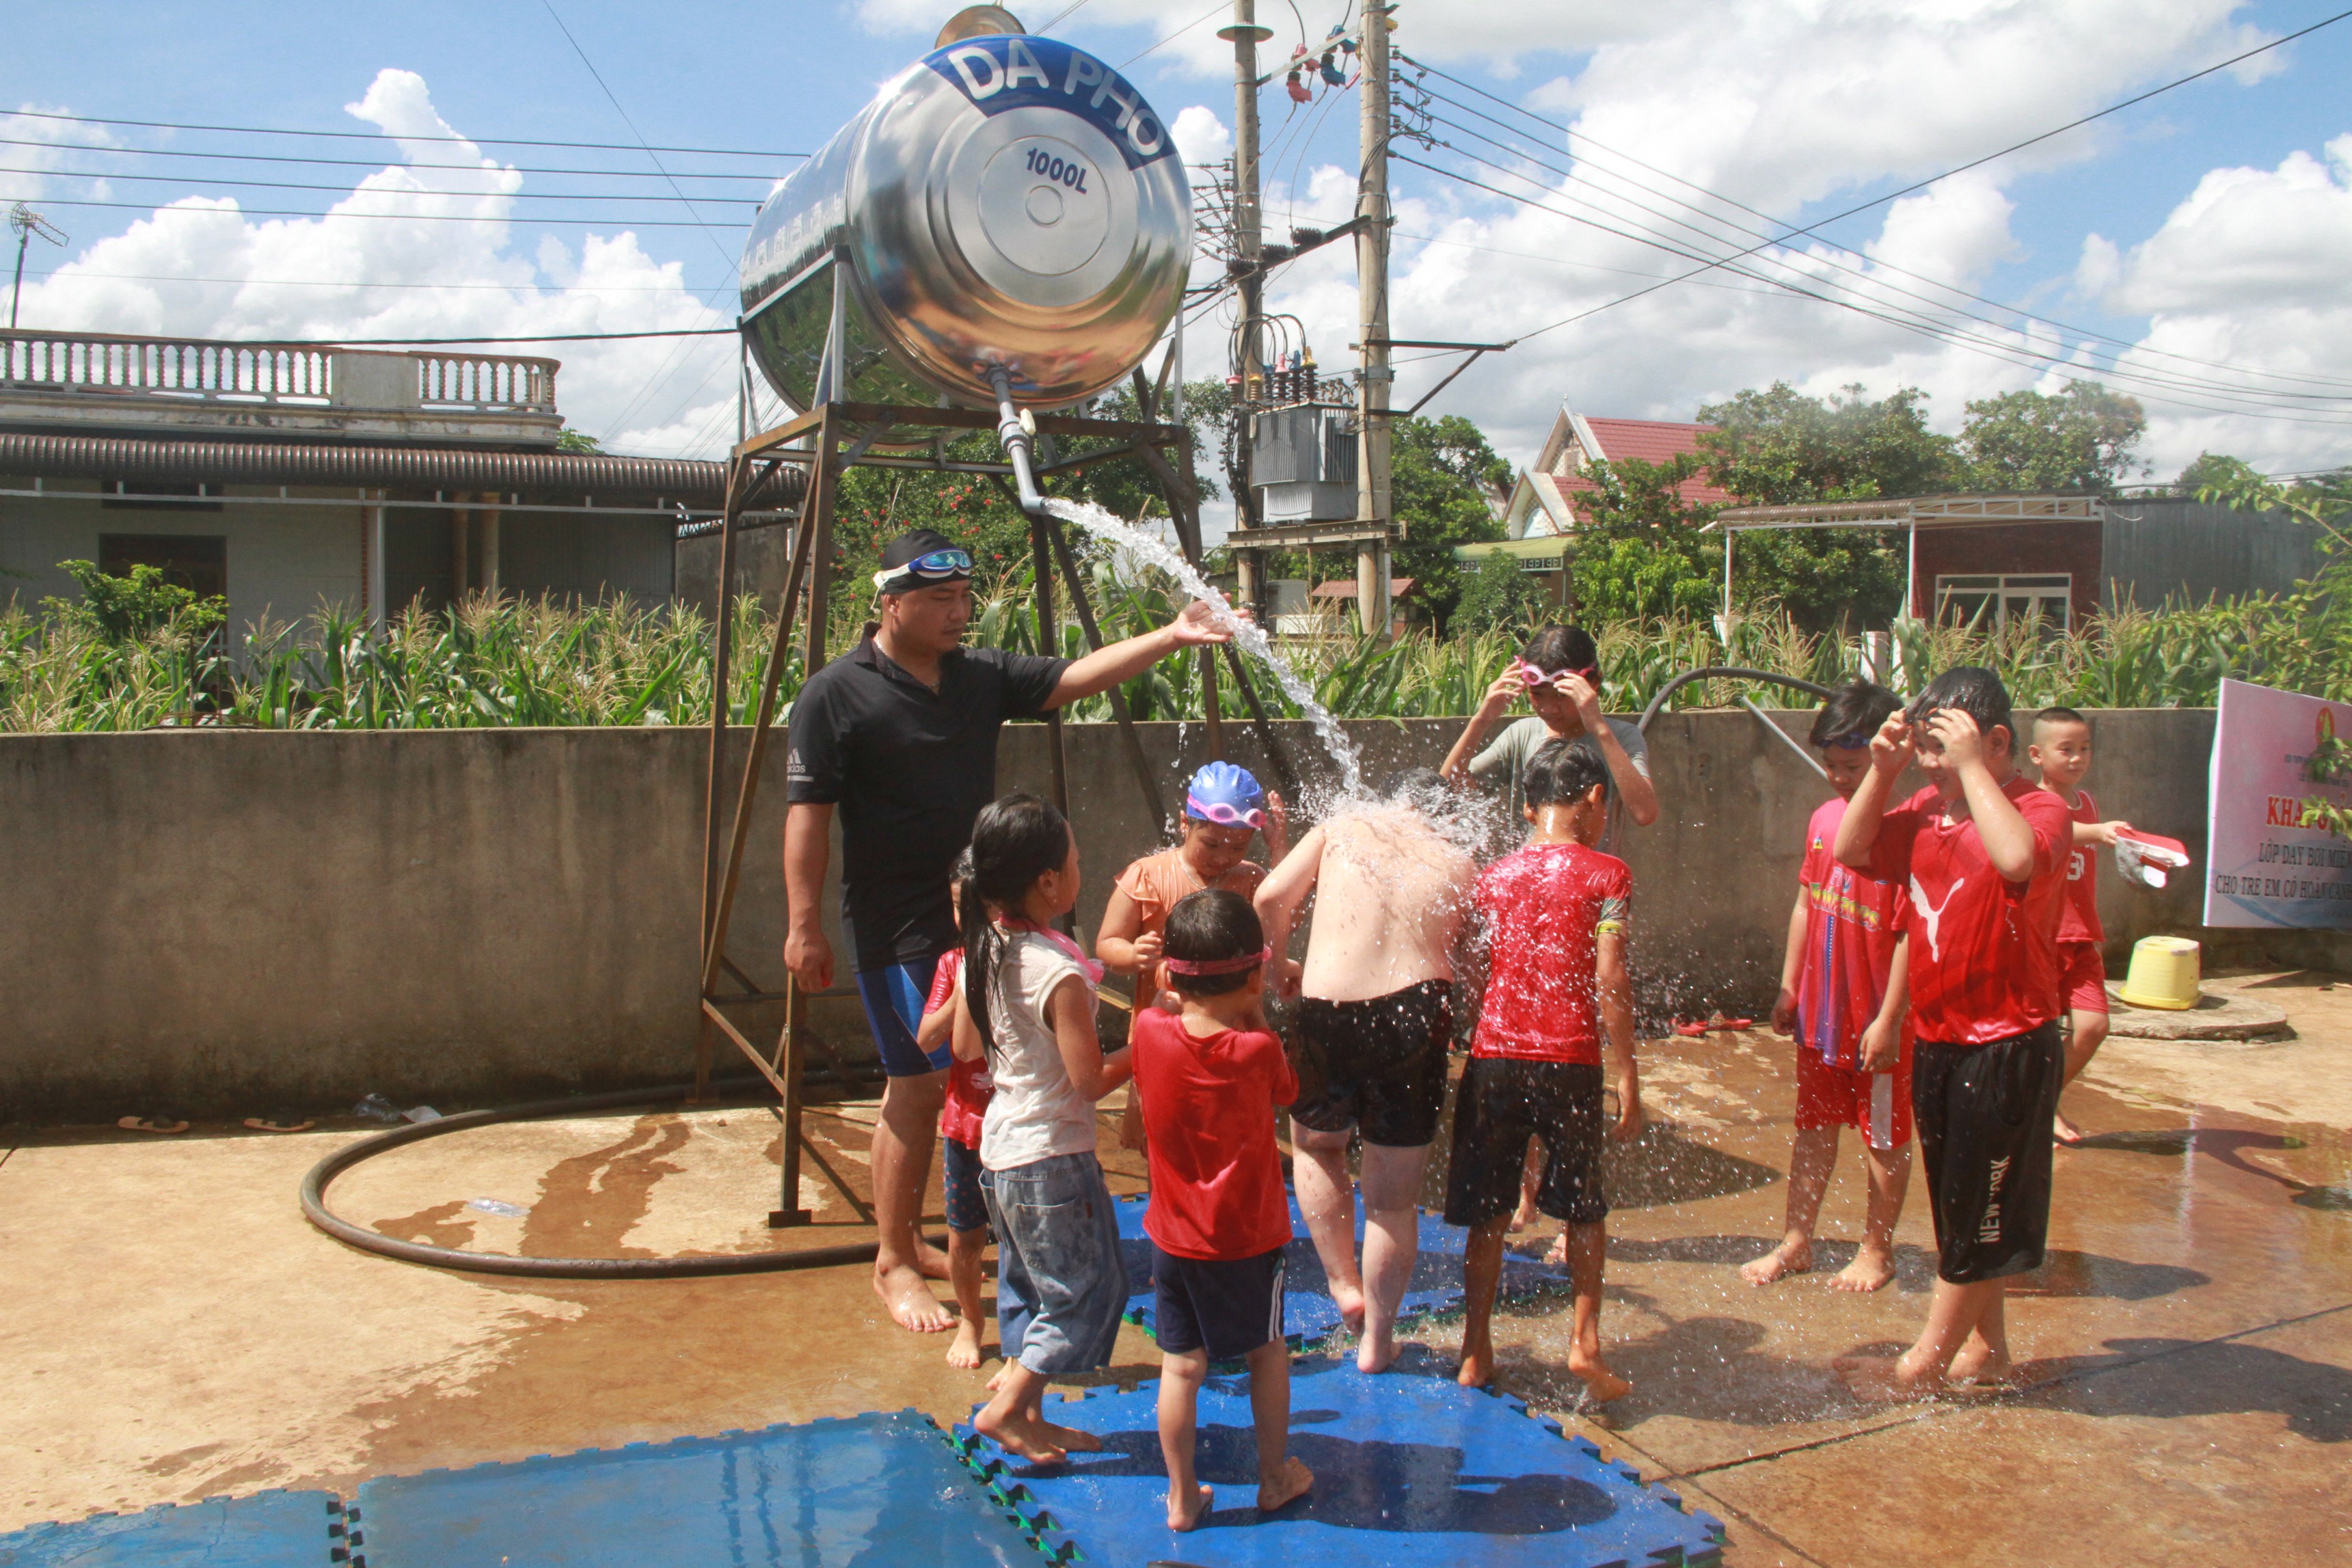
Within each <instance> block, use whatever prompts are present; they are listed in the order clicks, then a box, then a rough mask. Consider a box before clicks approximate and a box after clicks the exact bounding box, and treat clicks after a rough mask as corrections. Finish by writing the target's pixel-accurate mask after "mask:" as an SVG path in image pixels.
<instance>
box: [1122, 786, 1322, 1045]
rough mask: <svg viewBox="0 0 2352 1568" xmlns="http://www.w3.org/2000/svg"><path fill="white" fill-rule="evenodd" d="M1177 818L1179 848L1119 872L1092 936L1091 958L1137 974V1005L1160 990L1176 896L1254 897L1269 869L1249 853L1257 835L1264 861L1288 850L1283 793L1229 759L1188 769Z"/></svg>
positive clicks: (1275, 859) (1274, 859)
mask: <svg viewBox="0 0 2352 1568" xmlns="http://www.w3.org/2000/svg"><path fill="white" fill-rule="evenodd" d="M1179 821H1180V823H1181V828H1180V833H1181V837H1180V840H1179V842H1178V843H1177V845H1176V847H1174V848H1173V849H1162V850H1161V851H1160V852H1159V853H1158V854H1156V855H1146V856H1145V857H1144V858H1142V859H1140V860H1138V861H1137V862H1135V864H1133V865H1132V866H1129V868H1127V869H1126V870H1124V871H1122V872H1120V873H1119V877H1118V881H1117V882H1116V883H1115V884H1113V885H1112V888H1111V894H1110V903H1109V905H1108V907H1107V908H1105V909H1104V910H1103V918H1102V929H1101V935H1100V936H1098V937H1097V939H1096V941H1095V956H1096V957H1097V958H1099V959H1101V960H1102V961H1103V963H1104V964H1105V965H1106V966H1107V967H1108V969H1109V970H1110V972H1111V973H1114V974H1132V975H1134V976H1135V977H1136V985H1135V999H1136V1002H1137V1005H1139V1006H1150V1005H1151V1004H1152V1002H1153V1001H1154V1000H1156V999H1157V998H1158V996H1159V994H1160V932H1161V931H1163V930H1165V929H1166V927H1167V924H1168V911H1169V910H1172V909H1174V908H1175V907H1176V904H1177V901H1178V900H1181V899H1184V898H1186V897H1188V896H1190V895H1191V894H1193V893H1197V892H1199V891H1201V889H1203V888H1223V889H1228V890H1229V891H1232V892H1235V893H1239V894H1240V895H1241V896H1242V897H1243V898H1244V899H1246V898H1250V897H1252V896H1254V895H1255V893H1256V892H1257V885H1258V883H1260V882H1262V881H1264V880H1265V873H1266V867H1265V866H1261V865H1259V864H1258V863H1257V862H1255V861H1254V860H1251V859H1249V858H1247V857H1248V855H1249V848H1250V840H1251V839H1252V838H1253V837H1256V836H1257V835H1258V834H1259V833H1264V834H1265V847H1266V860H1267V862H1268V863H1269V864H1272V863H1275V862H1278V861H1279V860H1281V858H1282V857H1283V856H1284V854H1285V853H1286V852H1287V851H1288V849H1289V841H1288V837H1287V834H1286V831H1285V830H1286V826H1287V822H1286V817H1285V814H1284V808H1283V803H1282V797H1281V796H1280V795H1269V794H1267V793H1266V791H1265V790H1264V789H1263V788H1261V787H1260V786H1259V784H1258V782H1257V780H1256V779H1255V778H1253V777H1251V776H1250V772H1249V770H1248V769H1247V768H1241V767H1236V766H1234V764H1233V763H1208V764H1207V765H1206V766H1204V767H1202V769H1201V771H1200V772H1198V773H1194V774H1193V775H1192V782H1190V783H1189V784H1186V785H1185V786H1184V811H1183V815H1182V816H1181V817H1180V818H1179Z"/></svg>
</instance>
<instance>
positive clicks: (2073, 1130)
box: [2050, 1115, 2083, 1149]
mask: <svg viewBox="0 0 2352 1568" xmlns="http://www.w3.org/2000/svg"><path fill="white" fill-rule="evenodd" d="M2050 1136H2051V1137H2053V1138H2054V1139H2056V1140H2057V1141H2058V1142H2061V1143H2063V1144H2064V1145H2065V1146H2066V1147H2067V1148H2069V1149H2072V1148H2073V1147H2074V1145H2075V1144H2077V1143H2080V1142H2082V1141H2083V1130H2082V1129H2081V1128H2079V1127H2077V1126H2075V1125H2074V1123H2073V1122H2072V1121H2068V1120H2066V1118H2065V1117H2064V1116H2063V1115H2062V1116H2060V1117H2059V1118H2058V1119H2057V1120H2056V1121H2053V1122H2052V1123H2051V1124H2050Z"/></svg>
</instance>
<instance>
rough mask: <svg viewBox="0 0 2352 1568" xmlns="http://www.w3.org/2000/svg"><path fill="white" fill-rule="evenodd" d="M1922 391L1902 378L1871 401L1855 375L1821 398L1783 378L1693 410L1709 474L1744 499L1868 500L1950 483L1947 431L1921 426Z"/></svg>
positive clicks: (1955, 466) (1768, 502)
mask: <svg viewBox="0 0 2352 1568" xmlns="http://www.w3.org/2000/svg"><path fill="white" fill-rule="evenodd" d="M1926 404H1927V394H1926V393H1924V392H1922V391H1920V390H1919V389H1918V388H1917V387H1916V386H1906V387H1904V388H1903V389H1902V390H1900V391H1899V392H1895V393H1892V394H1890V395H1887V396H1885V397H1883V398H1880V399H1878V400H1877V401H1876V402H1872V401H1871V400H1869V399H1868V398H1865V397H1864V395H1863V389H1862V387H1861V386H1859V385H1853V386H1849V387H1847V388H1845V390H1844V391H1843V392H1842V393H1840V394H1839V395H1836V396H1833V397H1831V398H1829V399H1827V400H1823V399H1822V398H1818V397H1809V396H1807V395H1805V394H1803V393H1801V392H1799V391H1797V390H1796V389H1794V388H1793V387H1791V386H1790V385H1789V384H1788V383H1786V382H1779V381H1776V382H1774V383H1773V384H1772V385H1771V387H1770V388H1769V390H1767V391H1764V392H1757V391H1753V390H1750V391H1747V392H1742V393H1739V394H1738V395H1735V396H1733V397H1732V398H1730V399H1729V400H1728V401H1727V402H1723V403H1716V404H1710V405H1706V407H1703V408H1701V409H1700V410H1699V411H1698V417H1699V422H1700V423H1701V424H1704V425H1712V426H1716V428H1715V429H1713V430H1711V431H1708V432H1707V433H1706V434H1704V435H1702V436H1701V437H1699V450H1700V451H1701V452H1702V453H1703V454H1705V456H1706V467H1707V472H1708V476H1709V478H1711V479H1713V480H1714V482H1715V484H1716V485H1717V488H1719V489H1726V490H1728V491H1730V492H1731V493H1732V494H1733V495H1736V496H1738V498H1739V499H1740V500H1742V501H1743V502H1745V503H1747V504H1748V505H1750V506H1790V505H1794V504H1797V503H1799V502H1803V501H1832V500H1870V499H1872V498H1874V497H1876V496H1915V495H1926V494H1928V493H1930V492H1932V491H1935V490H1940V489H1951V488H1952V486H1953V484H1954V483H1955V481H1956V479H1957V478H1958V473H1959V469H1960V464H1959V460H1958V455H1957V453H1956V452H1955V451H1954V449H1953V442H1952V438H1951V437H1948V436H1938V435H1937V434H1936V433H1935V432H1934V431H1933V430H1930V429H1928V428H1927V409H1926Z"/></svg>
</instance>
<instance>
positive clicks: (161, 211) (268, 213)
mask: <svg viewBox="0 0 2352 1568" xmlns="http://www.w3.org/2000/svg"><path fill="white" fill-rule="evenodd" d="M407 194H410V193H406V192H398V191H385V192H373V191H355V192H353V193H352V195H407ZM41 205H43V206H45V207H98V208H103V209H106V210H110V211H114V212H139V213H152V214H153V215H154V216H157V217H162V216H163V215H165V214H166V213H194V214H197V215H199V216H206V217H307V218H322V219H323V218H344V217H350V218H369V219H378V220H387V221H390V222H394V223H544V224H566V225H572V226H588V227H605V228H615V227H617V228H699V229H704V230H708V229H709V227H710V225H709V224H708V223H703V222H700V221H698V220H696V219H693V218H682V217H681V218H659V217H649V218H633V217H535V216H488V217H486V216H476V215H473V214H470V213H362V212H310V211H307V210H297V209H293V208H280V207H182V206H162V207H159V206H152V205H149V204H147V203H145V202H93V201H83V200H80V199H79V198H77V197H69V196H45V197H43V198H42V199H41ZM743 227H746V228H748V227H750V225H749V224H745V225H743ZM730 265H732V262H731V260H730Z"/></svg>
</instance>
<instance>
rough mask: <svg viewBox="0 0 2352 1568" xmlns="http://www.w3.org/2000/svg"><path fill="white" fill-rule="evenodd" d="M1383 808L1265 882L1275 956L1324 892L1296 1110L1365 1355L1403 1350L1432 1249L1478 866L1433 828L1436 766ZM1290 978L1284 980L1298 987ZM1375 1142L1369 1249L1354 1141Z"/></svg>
mask: <svg viewBox="0 0 2352 1568" xmlns="http://www.w3.org/2000/svg"><path fill="white" fill-rule="evenodd" d="M1381 795H1382V804H1381V805H1379V806H1377V807H1375V808H1373V809H1372V810H1370V811H1365V812H1360V813H1351V814H1349V815H1347V816H1338V817H1334V818H1333V819H1331V820H1330V821H1328V822H1325V823H1323V824H1322V825H1320V826H1318V827H1317V828H1316V829H1315V830H1314V831H1313V832H1312V833H1309V834H1308V835H1307V837H1305V838H1303V839H1301V840H1300V841H1299V844H1298V847H1297V848H1296V849H1294V850H1292V851H1291V852H1290V855H1289V858H1286V859H1285V860H1284V861H1283V862H1282V864H1281V865H1279V866H1277V867H1276V868H1274V870H1273V872H1272V873H1270V874H1269V875H1268V876H1267V877H1266V879H1265V884H1264V885H1263V886H1262V887H1260V888H1259V889H1258V893H1257V900H1256V901H1257V912H1258V919H1259V920H1260V921H1262V922H1264V924H1265V934H1266V940H1267V942H1269V943H1271V944H1272V946H1273V949H1274V952H1276V953H1277V954H1279V953H1282V952H1285V951H1286V950H1287V947H1288V944H1289V941H1290V931H1291V927H1292V925H1293V923H1294V922H1295V921H1297V918H1298V911H1299V908H1300V906H1301V905H1303V904H1304V903H1305V902H1306V901H1307V895H1308V894H1309V893H1313V892H1317V891H1318V889H1319V890H1320V898H1319V900H1318V906H1317V910H1316V915H1315V921H1314V925H1313V928H1312V929H1311V930H1310V931H1309V932H1308V934H1307V965H1306V969H1305V972H1304V973H1302V974H1301V976H1300V977H1299V980H1298V981H1297V987H1298V989H1299V991H1300V992H1301V993H1302V999H1301V1000H1300V1002H1299V1005H1298V1014H1297V1037H1296V1038H1297V1057H1298V1066H1299V1078H1300V1085H1301V1092H1300V1094H1299V1098H1298V1101H1297V1104H1296V1105H1294V1106H1293V1107H1292V1108H1291V1112H1290V1120H1291V1147H1292V1148H1293V1149H1294V1150H1295V1151H1296V1152H1297V1154H1298V1155H1299V1156H1300V1157H1299V1158H1298V1159H1297V1160H1296V1161H1295V1162H1294V1163H1293V1164H1292V1168H1291V1169H1292V1175H1293V1178H1294V1179H1295V1181H1296V1182H1297V1187H1298V1207H1299V1210H1300V1212H1301V1213H1302V1214H1304V1215H1306V1218H1307V1233H1308V1234H1309V1235H1310V1236H1312V1237H1314V1238H1315V1250H1316V1252H1317V1253H1318V1254H1319V1255H1320V1256H1321V1258H1322V1259H1323V1271H1324V1275H1325V1277H1326V1278H1327V1279H1328V1280H1329V1281H1330V1286H1331V1299H1332V1300H1334V1301H1335V1302H1337V1303H1338V1305H1339V1312H1340V1315H1341V1317H1343V1318H1344V1319H1345V1320H1346V1321H1347V1323H1348V1327H1349V1329H1350V1330H1352V1331H1359V1332H1360V1333H1361V1335H1362V1336H1363V1337H1362V1340H1361V1342H1360V1344H1359V1345H1358V1347H1357V1350H1356V1364H1357V1366H1358V1367H1360V1368H1361V1369H1362V1370H1363V1371H1365V1372H1383V1371H1386V1370H1387V1368H1388V1367H1389V1365H1390V1364H1391V1363H1393V1362H1394V1361H1395V1360H1396V1357H1397V1344H1396V1315H1397V1309H1398V1308H1399V1307H1400V1306H1401V1305H1402V1303H1403V1300H1404V1290H1405V1285H1406V1282H1407V1281H1408V1280H1410V1279H1412V1266H1413V1260H1414V1258H1415V1256H1416V1254H1417V1253H1418V1251H1419V1249H1420V1231H1421V1215H1420V1209H1419V1206H1418V1204H1417V1199H1418V1198H1419V1196H1420V1193H1421V1173H1422V1166H1423V1163H1426V1162H1427V1160H1428V1158H1429V1145H1430V1142H1431V1141H1432V1140H1433V1139H1434V1138H1435V1137H1436V1136H1437V1121H1438V1117H1439V1115H1440V1113H1441V1112H1442V1111H1443V1110H1444V1103H1445V1053H1446V1048H1447V1045H1448V1043H1449V1042H1450V1041H1451V1040H1452V1038H1453V1035H1454V1016H1453V991H1454V957H1453V952H1454V941H1455V939H1456V937H1458V936H1459V935H1460V933H1461V931H1462V929H1463V924H1464V921H1465V918H1466V916H1467V913H1468V910H1469V898H1470V885H1471V881H1472V879H1473V876H1474V874H1475V867H1474V866H1473V864H1472V862H1471V859H1470V857H1469V856H1468V855H1466V854H1465V853H1464V852H1463V851H1462V850H1460V849H1458V848H1456V847H1454V845H1453V844H1452V843H1451V842H1449V841H1448V840H1447V839H1446V837H1444V835H1443V834H1441V833H1439V832H1438V831H1437V829H1436V828H1435V827H1434V826H1432V825H1431V821H1430V815H1431V814H1432V813H1433V812H1436V811H1442V810H1444V807H1445V805H1446V799H1445V796H1446V790H1445V786H1444V781H1443V780H1442V779H1441V778H1439V777H1438V775H1437V774H1436V773H1433V772H1431V771H1430V770H1429V769H1427V768H1413V769H1409V770H1407V771H1405V772H1403V773H1398V774H1396V775H1395V776H1393V777H1391V779H1390V780H1389V781H1388V782H1387V784H1386V787H1385V788H1384V789H1383V790H1382V791H1381ZM1286 988H1287V987H1286ZM1358 1132H1360V1133H1362V1135H1363V1140H1364V1156H1363V1168H1362V1178H1361V1179H1362V1184H1363V1190H1364V1256H1363V1260H1362V1267H1361V1268H1359V1267H1358V1265H1357V1258H1356V1248H1355V1234H1356V1194H1355V1191H1354V1188H1353V1187H1352V1186H1351V1185H1350V1184H1349V1179H1348V1144H1349V1139H1350V1138H1351V1136H1353V1135H1354V1134H1356V1133H1358Z"/></svg>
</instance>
